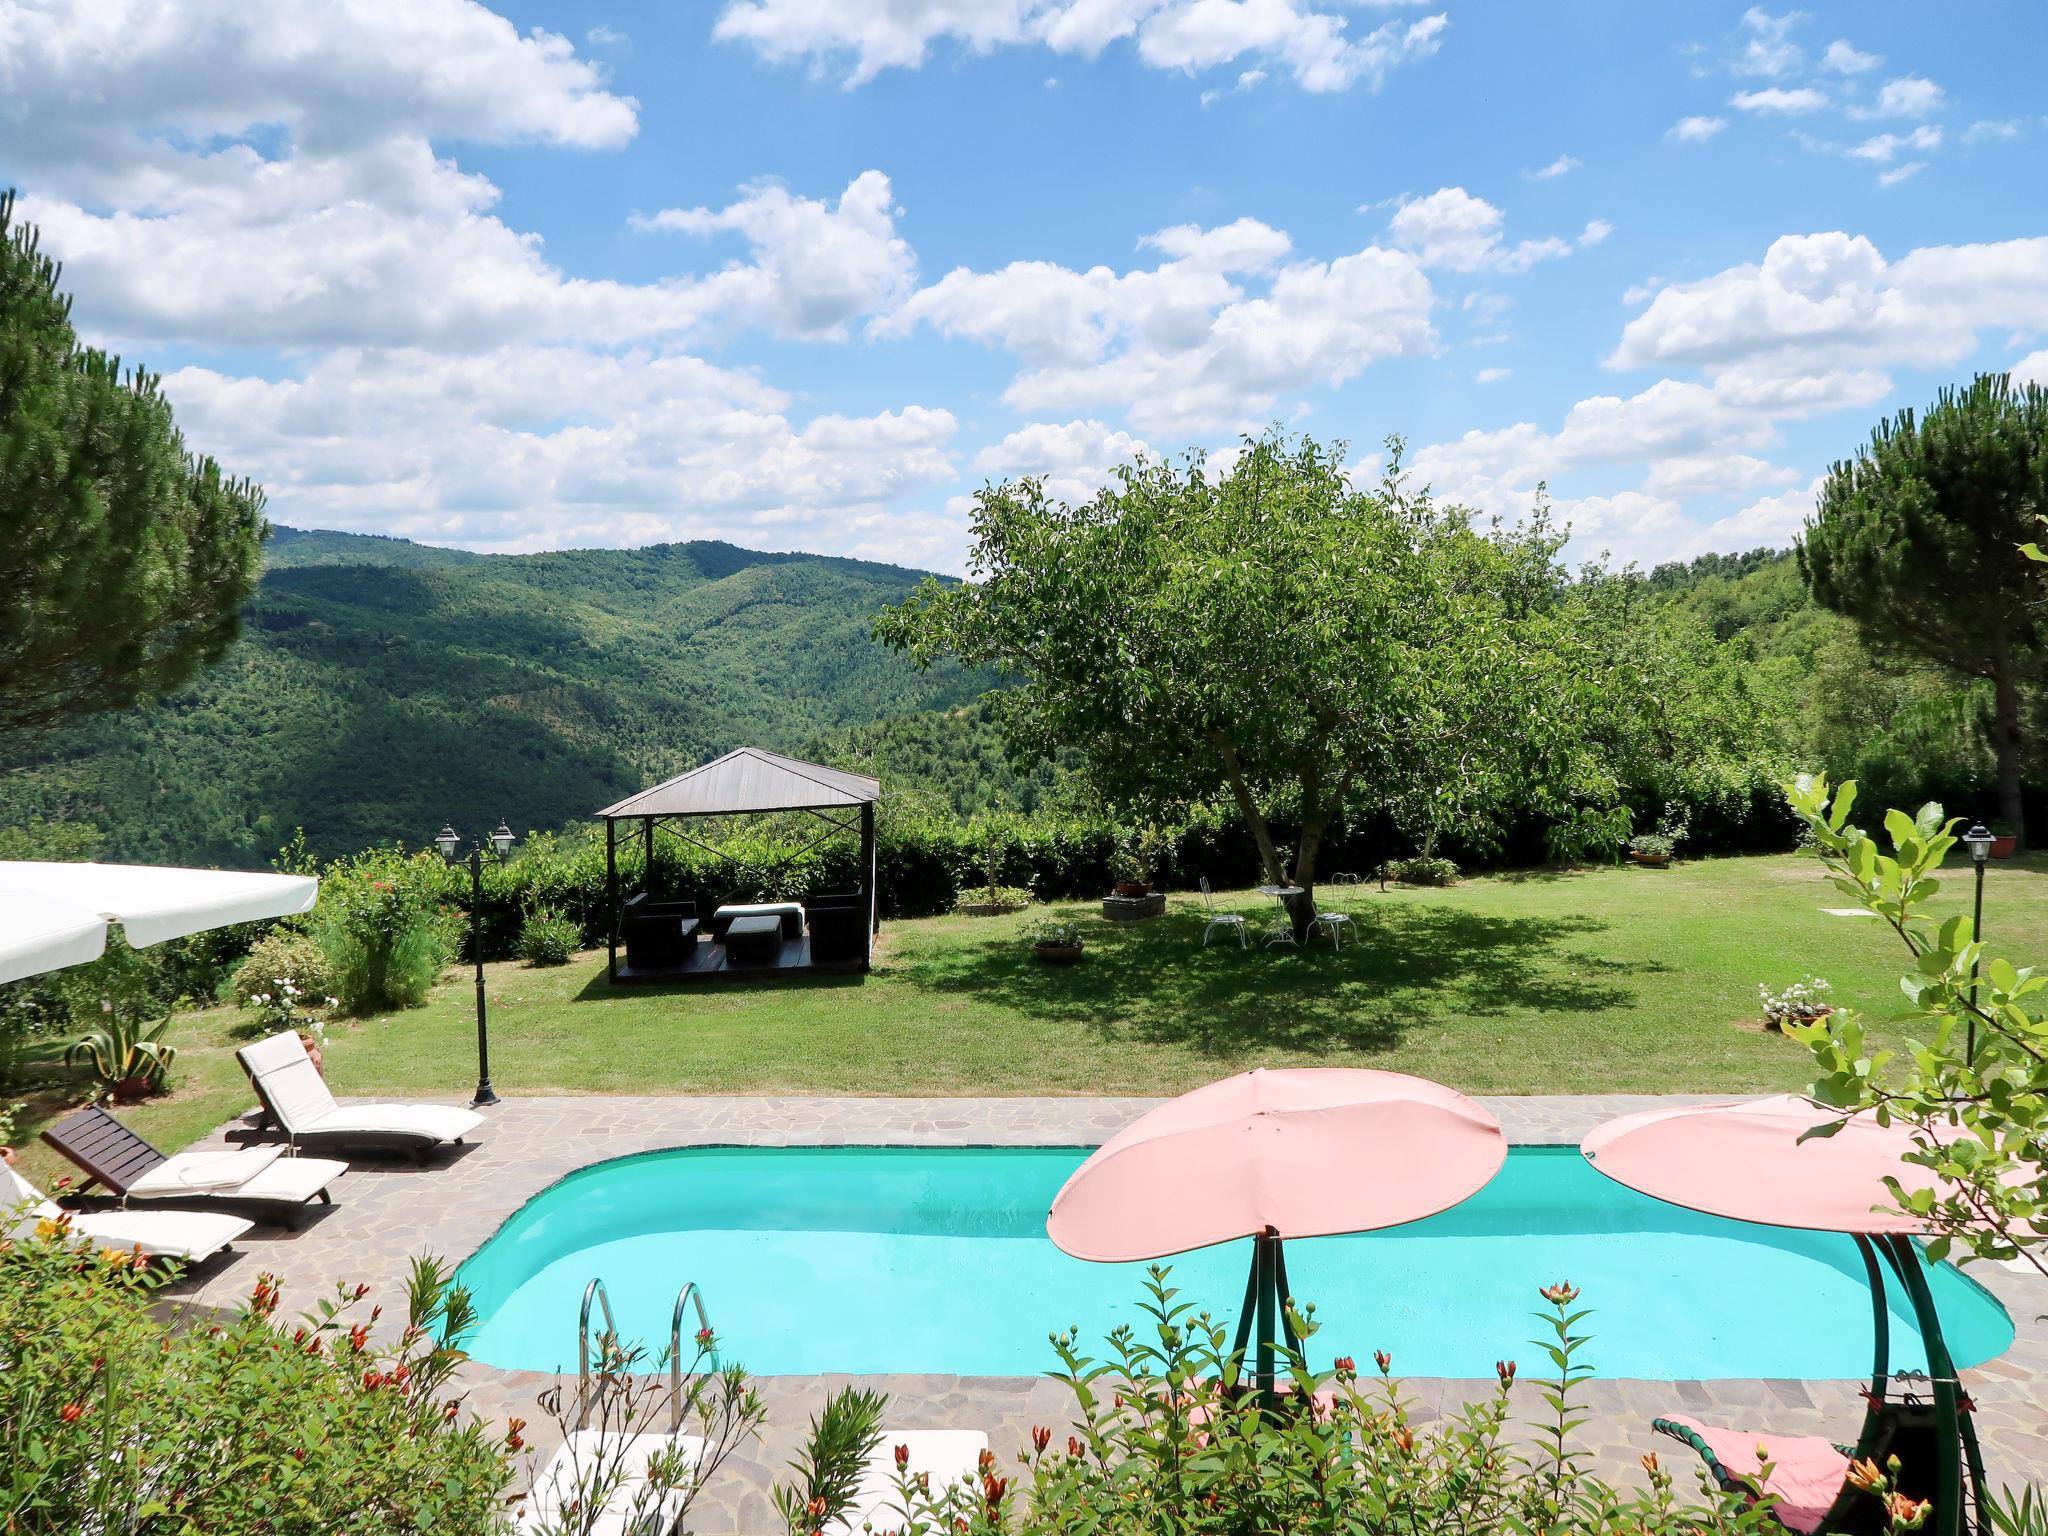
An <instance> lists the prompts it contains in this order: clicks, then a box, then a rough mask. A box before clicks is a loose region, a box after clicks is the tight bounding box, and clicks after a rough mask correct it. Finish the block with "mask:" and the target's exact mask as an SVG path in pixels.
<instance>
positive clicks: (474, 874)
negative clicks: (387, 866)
mask: <svg viewBox="0 0 2048 1536" xmlns="http://www.w3.org/2000/svg"><path fill="white" fill-rule="evenodd" d="M512 841H513V839H512V829H511V828H510V827H508V826H506V825H505V823H504V822H503V821H500V822H499V823H498V830H497V831H495V832H493V833H492V834H491V840H490V846H491V851H492V853H493V854H494V855H495V856H496V858H497V860H498V862H499V863H500V864H502V863H504V862H505V860H506V858H507V857H509V856H510V854H511V852H512ZM434 846H435V847H436V848H438V849H440V850H441V857H442V858H444V859H446V860H447V861H448V862H449V863H450V864H453V863H454V862H455V856H456V853H457V852H458V851H459V850H460V849H461V847H462V834H461V833H459V832H457V831H456V830H455V828H454V827H453V826H444V827H442V828H441V831H440V833H439V834H438V835H437V836H436V837H435V838H434ZM469 892H470V895H469V952H470V954H471V956H472V957H474V958H475V960H476V1097H475V1098H473V1099H471V1100H470V1103H472V1104H495V1103H497V1102H498V1095H497V1094H496V1093H495V1092H494V1091H493V1090H492V1088H491V1036H490V1031H489V1030H488V1028H487V1027H486V1025H485V1022H484V936H483V905H484V845H483V843H482V841H480V840H479V841H477V842H473V843H471V844H470V845H469Z"/></svg>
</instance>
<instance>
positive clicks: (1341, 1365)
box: [1331, 1355, 1358, 1381]
mask: <svg viewBox="0 0 2048 1536" xmlns="http://www.w3.org/2000/svg"><path fill="white" fill-rule="evenodd" d="M1331 1367H1332V1369H1334V1370H1335V1371H1336V1373H1337V1379H1338V1380H1339V1381H1349V1380H1351V1378H1352V1377H1354V1376H1356V1375H1357V1374H1358V1362H1357V1361H1356V1360H1354V1359H1352V1358H1351V1357H1350V1356H1349V1355H1339V1356H1338V1357H1337V1358H1336V1359H1335V1360H1334V1361H1332V1362H1331Z"/></svg>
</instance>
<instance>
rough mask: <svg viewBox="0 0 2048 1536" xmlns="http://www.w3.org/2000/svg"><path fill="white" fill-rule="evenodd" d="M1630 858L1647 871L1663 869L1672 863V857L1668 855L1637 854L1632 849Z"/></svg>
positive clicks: (1629, 854)
mask: <svg viewBox="0 0 2048 1536" xmlns="http://www.w3.org/2000/svg"><path fill="white" fill-rule="evenodd" d="M1628 856H1629V857H1630V858H1631V859H1633V860H1634V861H1635V862H1636V863H1638V864H1641V865H1642V866H1643V867H1644V868H1646V869H1663V868H1665V867H1666V866H1667V865H1669V864H1670V863H1671V855H1670V854H1668V853H1637V852H1636V851H1635V849H1633V848H1631V849H1629V851H1628Z"/></svg>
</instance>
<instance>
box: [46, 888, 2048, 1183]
mask: <svg viewBox="0 0 2048 1536" xmlns="http://www.w3.org/2000/svg"><path fill="white" fill-rule="evenodd" d="M1968 890H1969V878H1968V870H1967V869H1963V868H1959V869H1956V870H1954V871H1952V874H1951V878H1950V882H1949V888H1948V890H1947V891H1945V892H1944V893H1943V896H1942V897H1941V898H1940V900H1941V901H1942V903H1944V904H1951V905H1952V906H1953V907H1954V908H1957V909H1959V908H1960V907H1961V905H1962V903H1963V902H1964V901H1965V900H1966V899H1967V894H1968ZM1321 894H1322V899H1323V904H1324V905H1325V906H1328V907H1335V908H1338V909H1340V910H1342V909H1348V910H1350V911H1351V912H1353V913H1354V914H1355V916H1356V919H1357V927H1358V942H1356V943H1355V944H1352V945H1347V946H1346V947H1345V949H1344V951H1343V953H1342V954H1332V953H1331V952H1330V951H1329V949H1328V947H1327V946H1326V945H1324V944H1322V943H1320V942H1318V943H1317V944H1315V945H1314V946H1312V947H1311V948H1310V949H1309V950H1308V951H1307V952H1306V953H1296V952H1292V951H1287V950H1272V951H1264V950H1254V951H1253V952H1251V953H1249V954H1247V953H1243V952H1241V951H1240V950H1239V949H1238V947H1237V946H1236V945H1235V944H1234V943H1228V942H1226V941H1225V940H1224V939H1223V937H1222V936H1221V935H1219V936H1218V940H1217V942H1216V943H1214V944H1212V945H1211V946H1210V947H1209V948H1208V949H1206V950H1205V949H1203V948H1201V947H1200V944H1201V934H1202V916H1201V902H1200V899H1199V897H1188V896H1179V895H1176V896H1175V897H1173V898H1172V901H1171V907H1170V910H1169V912H1168V914H1167V916H1165V917H1164V918H1161V919H1158V920H1156V921H1153V922H1149V923H1143V924H1138V925H1135V926H1131V927H1115V926H1112V925H1110V924H1107V923H1104V922H1102V921H1101V920H1100V919H1099V918H1097V917H1095V916H1094V915H1092V908H1091V907H1089V906H1088V905H1085V904H1079V903H1073V904H1060V905H1059V906H1058V907H1057V908H1056V910H1059V911H1062V912H1068V913H1072V914H1074V915H1076V916H1079V917H1080V918H1081V919H1082V921H1083V922H1084V924H1085V928H1086V934H1087V941H1088V953H1087V956H1086V958H1085V959H1084V960H1083V961H1082V962H1081V964H1080V965H1079V966H1076V967H1074V968H1072V969H1061V968H1056V967H1052V966H1048V965H1045V964H1042V963H1040V962H1039V961H1037V960H1036V959H1035V958H1034V957H1033V956H1032V954H1031V952H1030V950H1029V948H1028V946H1027V945H1026V944H1025V943H1024V942H1023V940H1022V937H1021V935H1022V933H1023V931H1024V930H1025V928H1026V927H1027V926H1028V922H1027V919H1029V918H1031V917H1033V916H1037V915H1042V914H1026V915H1021V916H1015V917H1004V918H954V917H947V918H934V919H929V920H924V921H915V922H896V923H885V924H884V925H883V930H882V954H881V959H880V963H879V964H878V966H877V968H876V970H875V971H874V973H873V974H872V975H870V976H868V977H866V978H865V979H849V978H836V979H819V980H811V981H787V982H757V983H752V984H731V985H714V986H702V985H700V986H695V987H651V988H650V987H621V988H618V989H616V990H614V989H612V988H611V987H609V986H608V985H607V984H606V982H605V979H604V963H603V961H604V957H603V955H602V954H596V955H584V956H580V957H578V958H577V959H576V960H575V961H574V962H573V963H572V964H570V965H569V966H567V967H564V968H562V969H558V970H547V971H535V970H529V969H526V968H524V967H521V966H519V965H516V964H510V963H507V964H503V965H496V966H492V967H490V970H489V992H490V1016H491V1047H492V1058H491V1060H492V1075H493V1077H494V1078H495V1080H496V1083H497V1087H498V1091H499V1092H500V1093H502V1094H521V1093H762V1094H767V1093H852V1094H930V1095H943V1094H1035V1093H1047V1094H1091V1093H1147V1094H1150V1093H1173V1092H1177V1091H1180V1090H1182V1089H1185V1088H1189V1087H1192V1086H1194V1085H1196V1084H1198V1083H1202V1082H1205V1081H1207V1080H1209V1079H1211V1078H1214V1077H1218V1076H1222V1075H1224V1074H1226V1073H1229V1072H1232V1071H1237V1070H1241V1069H1243V1068H1245V1067H1248V1066H1255V1065H1283V1064H1304V1063H1325V1064H1348V1065H1370V1066H1377V1067H1388V1068H1393V1069H1396V1070H1399V1071H1405V1072H1416V1073H1421V1074H1424V1075H1426V1076H1429V1077H1434V1078H1439V1079H1441V1080H1443V1081H1444V1082H1448V1083H1451V1084H1454V1085H1455V1086H1457V1087H1459V1088H1463V1089H1466V1090H1468V1091H1471V1092H1477V1093H1588V1092H1657V1091H1663V1092H1718V1091H1724V1090H1726V1091H1739V1090H1755V1089H1778V1088H1793V1087H1797V1086H1799V1085H1800V1084H1801V1083H1802V1082H1804V1081H1805V1077H1806V1066H1805V1064H1806V1060H1807V1058H1806V1053H1805V1052H1804V1051H1802V1050H1801V1049H1800V1048H1799V1047H1798V1046H1796V1045H1793V1044H1791V1043H1790V1042H1788V1041H1786V1040H1784V1039H1782V1038H1780V1037H1778V1036H1775V1035H1770V1034H1766V1033H1764V1032H1763V1031H1762V1030H1761V1028H1760V1027H1759V1025H1758V1023H1757V999H1756V988H1757V983H1759V982H1761V981H1769V982H1771V983H1773V984H1774V985H1783V984H1784V983H1787V982H1791V981H1795V980H1797V979H1798V978H1799V977H1800V975H1801V974H1802V973H1803V972H1807V971H1811V972H1813V973H1815V974H1817V975H1821V976H1825V977H1826V978H1827V979H1828V980H1829V981H1831V982H1832V983H1834V986H1835V991H1836V996H1837V999H1838V1001H1841V1002H1844V1003H1848V1004H1853V1005H1856V1006H1859V1007H1865V1008H1869V1009H1872V1010H1874V1011H1875V1012H1876V1014H1877V1016H1879V1017H1889V1016H1891V1015H1893V1014H1894V1013H1896V1012H1897V1011H1898V1010H1899V1009H1900V1008H1901V1007H1902V1006H1903V1000H1902V999H1901V998H1900V995H1899V990H1898V984H1897V978H1898V975H1899V973H1900V972H1901V971H1902V970H1903V969H1904V965H1903V962H1902V958H1901V951H1900V949H1899V947H1898V944H1897V940H1896V938H1895V937H1894V936H1892V935H1891V934H1890V933H1889V931H1888V930H1887V929H1885V928H1884V927H1883V926H1882V925H1880V924H1878V923H1876V922H1874V921H1868V920H1855V919H1846V918H1839V917H1830V916H1827V915H1824V914H1823V913H1822V911H1821V910H1820V909H1821V908H1822V907H1824V906H1837V905H1841V904H1842V898H1840V897H1839V896H1838V895H1837V893H1835V892H1834V891H1833V890H1832V889H1831V888H1829V887H1828V886H1827V885H1826V884H1825V883H1824V882H1823V881H1822V879H1821V878H1820V875H1819V873H1818V868H1817V866H1816V865H1815V864H1814V862H1813V861H1812V860H1810V859H1806V858H1800V857H1795V856H1791V855H1785V856H1780V857H1770V858H1749V859H1712V860H1705V861H1701V862H1698V863H1687V864H1680V865H1678V866H1676V867H1674V868H1672V869H1669V870H1644V869H1636V868H1632V867H1627V868H1620V869H1594V870H1580V871H1569V872H1543V871H1539V872H1530V873H1522V874H1509V875H1500V876H1491V877H1486V878H1482V879H1475V880H1471V881H1468V882H1466V883H1464V884H1462V885H1459V886H1456V887H1453V888H1451V889H1449V890H1442V891H1428V890H1389V891H1385V892H1382V891H1380V890H1378V889H1377V888H1374V887H1369V886H1367V887H1353V888H1334V889H1326V890H1325V891H1323V892H1322V893H1321ZM1219 904H1221V905H1225V906H1228V907H1231V908H1234V909H1236V910H1240V911H1245V912H1248V913H1251V914H1254V915H1255V916H1256V917H1258V918H1259V919H1260V920H1261V921H1263V920H1265V919H1266V918H1267V917H1268V916H1269V915H1270V914H1271V913H1272V911H1273V910H1274V909H1273V906H1272V904H1271V903H1270V902H1264V901H1262V899H1261V898H1259V897H1257V896H1254V895H1250V894H1242V893H1241V894H1237V895H1232V896H1226V897H1219ZM1986 929H1987V931H1988V932H1989V934H1990V935H1991V937H1992V939H1993V940H1994V943H1995V944H1997V945H1998V946H2000V947H2001V948H2002V949H2003V950H2004V952H2006V953H2009V954H2013V955H2015V956H2018V957H2020V958H2023V959H2024V958H2027V957H2039V956H2041V955H2042V953H2043V951H2044V950H2048V859H2043V860H2024V861H2015V862H2013V863H2001V864H1999V865H1997V866H1995V867H1994V869H1993V871H1992V874H1991V876H1990V886H1989V899H1988V905H1987V914H1986ZM472 998H473V994H472V990H471V983H470V979H469V977H468V976H467V974H465V973H459V972H456V973H451V974H450V978H449V980H448V981H447V982H446V983H445V984H444V985H443V986H442V987H441V988H440V989H439V990H438V991H437V992H436V994H435V995H434V997H433V999H432V1001H431V1002H429V1003H428V1005H427V1006H426V1007H424V1008H421V1009H416V1010H413V1011H410V1012H407V1013H402V1014H394V1015H389V1016H386V1017H381V1018H372V1019H366V1020H362V1021H359V1022H354V1023H344V1024H341V1025H338V1026H337V1027H336V1029H335V1031H334V1034H333V1036H332V1037H331V1040H330V1043H329V1046H328V1053H327V1054H328V1072H329V1075H330V1077H331V1079H332V1080H333V1082H334V1085H335V1089H336V1091H337V1092H339V1093H343V1094H381V1095H402V1094H407V1093H448V1092H455V1091H462V1090H466V1089H467V1088H469V1087H470V1086H471V1085H472V1084H473V1083H474V1081H475V1072H476V1060H475V1048H474V1026H473V1019H474V1015H473V1011H472V1009H473V1002H472ZM239 1022H240V1021H239V1020H238V1019H237V1018H236V1016H235V1015H234V1014H233V1013H232V1012H231V1011H229V1010H213V1011H210V1012H207V1013H202V1014H195V1015H193V1016H191V1017H190V1019H188V1020H186V1021H184V1022H183V1024H182V1025H181V1026H178V1027H175V1030H176V1032H175V1034H174V1036H173V1038H174V1039H175V1040H177V1041H178V1042H179V1043H180V1045H181V1046H182V1048H183V1054H182V1055H181V1056H180V1058H179V1063H178V1076H179V1082H178V1087H177V1091H176V1092H175V1093H174V1094H172V1095H171V1096H169V1097H168V1098H166V1099H164V1100H161V1101H159V1102H156V1103H153V1104H149V1105H146V1106H141V1107H138V1108H136V1109H134V1110H132V1111H127V1112H125V1113H127V1114H128V1116H129V1118H131V1119H132V1120H133V1121H134V1123H135V1124H136V1125H138V1126H139V1127H141V1128H142V1129H143V1130H144V1132H145V1133H146V1134H149V1135H151V1136H153V1137H155V1138H156V1139H158V1140H159V1141H160V1142H162V1143H163V1144H166V1145H178V1144H182V1143H183V1142H186V1141H189V1140H190V1139H192V1138H193V1137H195V1136H198V1135H200V1134H203V1133H204V1132H205V1131H206V1130H207V1129H209V1128H210V1127H212V1126H214V1125H216V1124H218V1123H219V1122H220V1121H221V1120H222V1119H224V1118H226V1116H227V1115H229V1114H231V1113H233V1112H234V1111H236V1110H237V1109H239V1108H241V1107H243V1106H244V1105H246V1103H247V1102H248V1098H247V1090H246V1088H245V1087H244V1085H243V1084H242V1082H241V1079H240V1075H239V1073H238V1071H237V1069H236V1067H235V1063H234V1060H233V1056H232V1051H233V1048H234V1046H235V1044H237V1043H238V1041H237V1039H236V1038H235V1036H234V1034H233V1031H234V1030H235V1029H236V1028H237V1026H238V1024H239ZM36 1107H37V1108H39V1109H49V1108H52V1107H54V1106H52V1105H50V1104H48V1103H47V1102H43V1103H39V1104H38V1105H37V1106H36ZM34 1128H35V1127H34V1123H33V1122H30V1123H29V1124H27V1125H25V1126H24V1128H23V1130H22V1131H21V1132H20V1133H19V1134H20V1136H21V1139H22V1140H23V1141H24V1142H26V1141H27V1140H28V1139H29V1138H30V1136H31V1135H32V1134H33V1130H34ZM28 1167H29V1169H30V1171H31V1172H32V1173H35V1174H43V1173H47V1172H49V1171H51V1169H50V1165H49V1163H48V1162H47V1161H46V1159H45V1158H44V1157H43V1155H42V1154H41V1153H40V1152H38V1153H37V1155H36V1156H35V1157H34V1158H33V1159H32V1160H31V1162H30V1163H29V1164H28Z"/></svg>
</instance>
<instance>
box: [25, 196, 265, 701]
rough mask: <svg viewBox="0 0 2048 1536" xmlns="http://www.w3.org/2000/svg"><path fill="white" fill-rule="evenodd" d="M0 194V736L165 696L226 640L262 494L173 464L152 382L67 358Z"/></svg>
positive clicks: (242, 596)
mask: <svg viewBox="0 0 2048 1536" xmlns="http://www.w3.org/2000/svg"><path fill="white" fill-rule="evenodd" d="M60 275H61V273H60V268H59V266H58V264H57V263H56V262H55V261H53V260H51V259H50V258H49V257H47V256H45V255H43V254H42V252H41V251H40V250H39V249H38V239H37V234H36V231H35V229H34V227H33V226H31V225H27V224H20V223H17V222H15V219H14V197H13V194H12V193H6V194H0V736H4V735H7V734H9V733H18V732H22V731H29V730H39V729H44V728H47V727H49V726H51V725H54V724H56V723H58V722H60V721H63V720H67V719H72V718H75V717H77V716H80V715H84V714H89V713H92V712H94V711H98V710H108V709H120V708H123V707H125V706H128V705H131V704H133V703H135V702H137V701H138V700H140V699H144V698H149V697H153V696H155V695H157V694H161V693H164V692H167V691H169V690H171V689H174V688H177V687H179V686H181V685H182V684H184V683H186V682H187V681H189V680H190V679H191V678H192V677H193V676H194V675H195V674H196V673H198V671H199V670H200V669H201V668H202V667H205V666H206V665H208V664H209V663H212V662H215V661H218V660H219V659H220V657H221V655H222V654H223V653H224V652H225V651H226V650H227V648H228V646H229V645H230V644H232V643H233V641H234V639H235V636H236V634H237V633H238V631H239V625H240V612H241V607H242V604H243V602H244V600H246V599H247V597H248V595H249V592H250V589H251V588H252V586H253V585H254V583H255V580H256V575H257V570H258V566H259V562H260V558H261V553H262V546H263V540H264V538H265V537H266V535H267V534H268V532H269V527H268V525H267V524H266V523H265V522H264V519H263V493H262V492H261V491H260V490H259V489H258V488H257V487H256V486H254V485H253V484H251V483H249V482H248V481H246V480H235V479H231V478H229V477H227V476H226V475H224V474H222V472H221V470H220V467H219V466H218V465H216V464H215V463H214V462H213V461H212V460H211V459H207V458H197V457H194V456H193V455H191V454H189V453H187V452H186V450H185V443H184V439H183V438H182V437H181V436H180V435H179V433H178V429H177V427H176V425H175V424H174V423H173V421H172V420H171V408H170V405H169V403H168V402H167V401H166V400H165V399H164V398H163V396H162V395H161V394H160V393H159V392H158V388H157V380H156V379H155V377H154V376H152V375H151V374H149V373H146V372H144V371H142V370H140V369H135V370H131V371H129V372H127V373H125V374H124V373H123V371H122V368H121V364H120V361H119V359H117V358H114V357H110V356H108V355H106V354H105V353H103V352H100V351H98V350H96V349H94V348H91V347H85V346H81V345H80V344H79V341H78V336H77V333H76V332H75V331H74V330H73V329H72V325H71V301H70V299H69V298H68V297H67V296H66V295H65V294H64V293H63V292H62V291H61V290H60V288H59V287H58V279H59V277H60Z"/></svg>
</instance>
